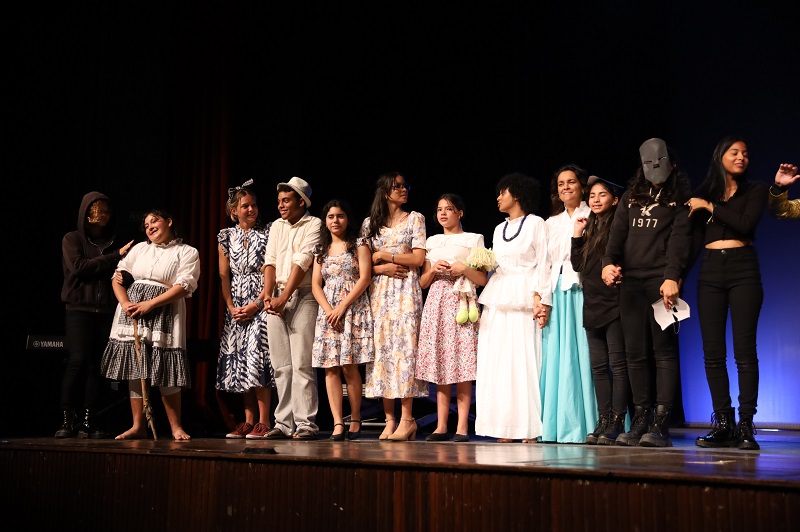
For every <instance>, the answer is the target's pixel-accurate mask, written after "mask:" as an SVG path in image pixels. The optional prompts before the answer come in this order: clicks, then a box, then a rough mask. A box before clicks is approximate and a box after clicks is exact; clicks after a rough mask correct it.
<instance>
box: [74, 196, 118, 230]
mask: <svg viewBox="0 0 800 532" xmlns="http://www.w3.org/2000/svg"><path fill="white" fill-rule="evenodd" d="M97 200H105V201H107V202H108V204H109V205H110V206H111V207H112V209H111V218H110V219H109V221H108V225H107V226H106V234H107V235H112V234H114V226H115V224H116V220H117V217H116V215H115V214H114V209H113V206H114V205H113V203H112V202H111V199H110V198H109V197H108V196H106V195H105V194H103V193H102V192H97V191H92V192H89V193H87V194H85V195H84V196H83V199H82V200H81V206H80V208H79V209H78V224H77V229H78V232H79V233H81V234H82V235H85V234H86V223H87V222H86V217H87V215H88V211H89V205H91V204H92V203H94V202H95V201H97Z"/></svg>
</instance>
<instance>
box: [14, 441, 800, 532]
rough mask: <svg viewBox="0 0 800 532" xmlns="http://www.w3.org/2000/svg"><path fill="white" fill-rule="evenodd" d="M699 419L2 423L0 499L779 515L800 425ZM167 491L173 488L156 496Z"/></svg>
mask: <svg viewBox="0 0 800 532" xmlns="http://www.w3.org/2000/svg"><path fill="white" fill-rule="evenodd" d="M706 432H707V429H705V428H703V429H694V428H679V429H673V430H672V438H673V443H674V447H672V448H668V449H647V448H626V447H613V446H611V447H606V446H588V445H577V444H552V443H547V444H523V443H497V442H496V441H495V440H494V439H487V438H480V437H475V436H473V437H472V440H471V441H470V442H468V443H453V442H436V443H433V442H425V441H424V437H425V435H426V434H427V433H418V435H417V441H415V442H385V441H379V440H378V439H377V436H378V433H379V432H377V431H369V430H367V429H365V430H364V431H363V434H364V435H363V436H362V438H361V439H359V440H356V441H345V442H332V441H330V440H329V439H327V436H328V435H329V433H322V435H321V438H320V439H319V440H314V441H297V440H278V441H265V440H226V439H224V438H195V439H193V440H192V441H190V442H182V443H178V442H173V441H172V440H171V439H166V438H164V437H163V436H162V438H161V439H159V440H157V441H154V440H152V439H150V440H137V441H115V440H91V441H90V440H80V439H64V440H56V439H54V438H9V439H4V440H2V441H0V473H2V478H3V487H2V488H0V510H5V511H8V512H12V513H13V512H15V511H20V510H22V511H29V512H35V511H37V509H38V508H39V507H40V506H41V505H42V503H48V504H49V505H50V507H51V508H52V507H53V505H55V507H56V508H61V507H62V506H63V508H61V511H62V513H65V514H66V515H69V517H70V519H72V520H75V519H77V520H78V521H79V522H82V523H83V525H84V526H83V527H82V529H84V530H93V529H95V527H97V526H99V525H98V523H99V520H101V519H112V520H114V519H115V518H114V517H113V516H111V517H103V515H104V514H103V512H100V514H96V515H95V514H92V515H90V514H89V512H88V509H89V508H94V510H95V513H96V512H97V511H98V508H97V505H100V506H103V507H104V508H110V507H116V506H117V505H119V506H120V508H116V509H115V510H114V512H115V513H114V514H113V515H118V514H119V512H123V514H124V510H123V508H125V507H126V506H125V504H126V503H125V501H129V500H130V499H135V500H141V501H142V503H143V504H144V506H145V507H146V508H148V509H149V510H148V511H147V512H145V515H147V514H149V517H148V519H149V521H146V522H145V521H141V519H144V517H143V516H141V515H139V514H135V513H134V514H129V515H127V517H126V518H125V519H124V520H122V521H120V520H119V518H117V519H116V520H115V521H114V525H113V527H112V526H111V525H109V527H108V528H107V529H109V530H111V529H112V528H113V529H114V530H129V529H135V528H136V527H139V526H143V527H144V528H143V529H147V530H179V529H182V528H184V526H185V527H186V529H187V530H188V529H192V530H226V529H230V530H237V531H241V530H250V529H253V530H255V529H267V530H270V529H273V530H289V529H292V530H302V529H308V530H325V529H327V530H339V529H352V530H490V529H496V530H531V529H545V530H572V529H582V530H605V529H613V530H616V531H621V530H639V529H642V528H643V527H644V528H645V529H649V530H739V529H741V530H748V532H749V531H753V530H770V531H773V530H789V529H793V528H794V526H795V525H796V524H797V523H798V522H800V432H797V431H788V430H781V431H765V430H760V431H758V434H757V436H756V437H757V440H758V442H759V443H760V445H761V447H762V448H761V450H760V451H740V450H737V449H702V448H699V447H696V446H695V445H694V439H695V438H696V437H697V436H699V435H702V434H705V433H706ZM75 475H77V476H85V477H86V479H87V480H86V481H85V482H83V481H78V480H77V477H75V478H73V477H74V476H75ZM148 479H149V480H148ZM149 482H152V483H153V484H152V485H151V484H150V483H149ZM243 482H244V483H246V484H247V485H245V486H243V485H242V483H243ZM262 482H263V485H260V484H262ZM76 483H77V484H78V485H82V486H83V488H82V489H83V490H84V494H83V496H81V497H78V496H76V495H75V484H76ZM248 485H250V487H247V486H248ZM176 486H177V487H176ZM171 490H172V491H171ZM176 490H177V491H176ZM184 491H185V494H184ZM170 493H173V495H170ZM178 493H181V494H184V495H180V496H179V495H177V494H178ZM110 494H114V498H113V500H112V499H110V498H109V497H110V496H111V495H110ZM159 494H161V495H160V496H159ZM151 497H154V498H155V499H151ZM165 498H166V499H167V500H172V501H173V503H171V504H168V505H167V503H164V506H161V505H160V503H158V502H154V501H161V500H164V499H165ZM53 499H56V500H55V501H54V500H53ZM92 499H97V500H94V501H93V500H92ZM184 499H185V500H184ZM70 508H83V510H71V509H70ZM334 508H335V509H334ZM110 511H111V510H106V512H110ZM353 512H355V513H353ZM109 515H110V514H109ZM134 525H135V526H134ZM262 527H265V528H262ZM276 527H277V528H276ZM47 528H55V527H53V526H48V527H47ZM101 528H102V527H101ZM98 529H99V528H98Z"/></svg>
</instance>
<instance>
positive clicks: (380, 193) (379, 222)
mask: <svg viewBox="0 0 800 532" xmlns="http://www.w3.org/2000/svg"><path fill="white" fill-rule="evenodd" d="M398 176H400V177H404V176H403V174H401V173H400V172H387V173H385V174H381V176H380V177H379V178H378V180H377V181H376V182H375V197H374V198H372V206H371V207H370V209H369V231H368V232H367V235H366V236H367V238H368V239H370V240H371V239H373V238H375V237H376V236H378V233H380V231H381V229H383V228H384V227H386V225H387V223H388V222H389V201H388V199H387V198H388V197H389V196H390V195H391V194H392V186H394V183H395V179H397V177H398Z"/></svg>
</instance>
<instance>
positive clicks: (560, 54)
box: [0, 0, 800, 434]
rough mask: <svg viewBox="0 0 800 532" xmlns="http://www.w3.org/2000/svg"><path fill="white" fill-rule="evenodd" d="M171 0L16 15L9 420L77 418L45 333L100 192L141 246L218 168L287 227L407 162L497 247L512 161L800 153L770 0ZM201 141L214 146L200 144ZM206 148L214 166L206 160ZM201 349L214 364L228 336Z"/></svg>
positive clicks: (769, 239) (618, 174) (49, 425)
mask: <svg viewBox="0 0 800 532" xmlns="http://www.w3.org/2000/svg"><path fill="white" fill-rule="evenodd" d="M160 4H161V3H159V5H156V3H148V2H137V3H134V2H112V3H108V2H81V3H77V4H74V5H70V6H65V5H59V6H58V7H55V8H53V7H49V8H47V9H44V8H41V9H39V8H36V7H33V6H29V7H26V8H24V12H23V9H22V8H19V7H17V12H16V13H12V14H10V15H9V16H8V17H7V18H6V20H5V24H4V26H5V29H6V32H5V33H6V41H7V42H8V45H7V46H6V47H5V55H6V58H7V61H6V64H7V65H8V66H10V69H9V70H8V71H7V74H6V76H5V79H6V82H4V84H3V93H4V96H5V102H6V105H5V106H4V107H5V113H4V114H5V117H6V119H5V120H3V123H4V129H5V130H6V134H5V135H4V137H5V138H6V141H5V143H4V144H5V150H6V157H4V160H5V163H6V164H5V165H4V166H5V170H6V171H5V172H4V174H5V178H6V179H5V180H4V181H5V187H6V195H5V198H6V208H7V213H8V214H9V221H10V222H11V223H10V224H9V225H8V227H7V242H8V246H7V251H6V255H5V256H6V258H5V264H6V265H5V267H4V269H5V271H6V282H7V284H10V285H11V293H10V295H11V297H10V298H8V299H7V301H6V312H5V315H6V316H7V317H6V318H5V323H6V325H5V327H7V328H8V329H7V333H8V334H7V339H8V341H7V344H8V346H9V349H7V350H6V353H5V356H6V358H7V361H8V362H7V364H6V371H5V372H4V378H3V381H4V382H3V386H2V387H0V389H2V398H1V400H0V404H2V409H3V411H2V415H1V416H0V432H1V433H7V434H21V433H22V434H49V433H51V432H52V431H53V430H55V429H54V427H55V426H56V425H55V423H56V417H57V410H58V404H57V403H58V386H59V382H60V372H61V364H62V356H61V355H59V354H55V355H54V354H53V353H37V352H35V351H31V350H26V349H25V342H26V338H27V337H28V335H34V334H45V335H49V334H52V335H60V334H63V307H62V305H61V303H60V301H59V297H58V296H59V292H60V287H61V281H62V275H61V267H60V240H61V237H62V236H63V234H64V233H65V232H66V231H69V230H72V229H73V228H74V227H75V218H76V216H75V210H76V208H77V207H78V205H79V202H80V198H81V196H82V195H83V194H84V193H85V192H87V191H89V190H94V189H97V190H101V191H103V192H105V193H107V194H109V195H110V196H111V197H112V198H114V199H115V200H116V202H117V204H118V207H119V209H120V212H122V213H124V214H125V216H126V221H127V224H126V227H125V228H124V229H125V231H126V232H127V233H129V234H132V235H135V236H136V237H137V238H139V239H141V238H142V235H141V234H138V233H136V229H137V224H138V221H139V214H140V212H141V211H142V210H143V209H146V208H148V207H150V206H154V205H167V206H169V207H171V208H172V209H173V210H176V206H178V205H184V204H185V203H186V202H187V201H188V202H195V201H196V202H200V201H201V200H204V198H205V197H206V196H208V195H209V194H210V195H211V196H212V198H213V197H215V196H214V192H213V191H212V192H209V191H208V190H207V187H206V183H205V181H204V178H203V176H204V175H205V172H206V171H207V169H208V168H209V167H214V166H220V167H224V172H223V174H224V175H225V176H226V177H227V180H228V183H227V184H226V186H227V185H231V186H232V185H236V184H240V183H241V182H243V181H245V180H246V179H250V178H254V179H255V181H256V186H257V188H258V190H260V191H261V195H260V199H261V202H260V203H261V208H262V213H263V215H264V217H265V218H267V219H273V218H275V217H276V216H277V212H276V210H275V209H274V202H273V198H274V185H275V183H277V182H279V181H284V180H286V179H288V178H289V177H291V176H292V175H299V176H301V177H303V178H305V179H307V180H308V181H309V182H310V183H311V184H312V186H313V188H314V194H313V198H312V199H313V200H314V207H315V208H316V209H318V208H319V207H321V205H322V204H323V203H324V202H325V201H326V200H327V199H329V198H331V197H334V196H338V197H344V198H346V199H348V200H350V202H351V203H352V204H353V205H354V206H355V207H356V210H357V211H359V212H360V214H361V215H362V216H363V215H365V214H366V212H367V209H368V207H369V202H370V200H371V197H372V191H373V184H374V181H375V179H376V178H377V176H378V174H379V173H381V172H382V171H384V170H387V169H394V168H397V169H400V170H401V171H403V172H404V173H405V174H406V176H407V178H408V180H409V182H410V183H412V184H413V186H414V188H413V190H412V193H411V200H410V203H409V207H410V208H412V209H414V210H418V211H421V212H423V213H424V214H426V215H427V216H428V222H429V227H428V230H429V233H431V234H432V233H435V232H437V231H438V229H437V227H435V219H434V218H433V216H432V213H433V209H434V206H435V201H436V198H437V197H438V196H439V195H440V194H442V193H444V192H458V193H460V194H462V195H463V196H464V198H465V200H466V202H467V214H466V217H465V220H464V226H465V229H466V230H468V231H475V232H481V233H483V234H484V235H486V238H487V244H488V243H489V240H490V239H491V234H492V229H493V227H494V226H495V225H496V224H497V223H499V222H500V221H502V214H501V213H498V212H497V209H496V204H495V201H494V197H495V193H494V185H495V183H496V182H497V180H498V179H499V178H500V177H501V176H502V175H504V174H505V173H508V172H511V171H523V172H526V173H528V174H530V175H533V176H535V177H536V178H538V179H539V180H541V182H542V183H543V184H546V183H548V182H549V178H550V176H551V174H552V172H553V171H554V170H555V168H557V167H558V166H559V165H561V164H563V163H566V162H575V163H578V164H581V165H582V166H584V167H585V168H587V169H588V170H589V171H590V173H594V174H597V175H600V176H602V177H605V178H607V179H611V180H615V181H617V182H620V183H624V182H625V181H626V180H627V179H628V177H629V176H631V175H632V173H633V171H634V170H635V168H636V166H637V164H638V146H639V144H641V142H642V141H643V140H645V139H647V138H650V137H654V136H660V137H662V138H664V139H666V140H667V142H668V143H669V144H671V145H672V146H673V147H674V148H675V149H676V151H677V153H678V155H679V160H680V161H681V162H682V163H683V165H684V167H685V168H686V169H687V170H688V172H689V174H690V176H691V177H692V179H693V181H694V182H695V184H697V183H699V181H700V180H701V179H702V177H703V175H704V174H705V170H706V165H707V162H708V159H709V157H710V154H711V151H712V150H713V147H714V144H715V143H716V141H717V140H719V139H720V138H721V137H723V136H724V135H727V134H729V133H737V134H741V135H743V136H745V138H747V139H748V145H749V148H750V152H751V175H752V177H753V178H754V179H761V180H764V181H766V182H769V181H771V179H772V176H773V175H774V173H775V169H776V168H777V166H778V164H779V163H781V162H794V163H795V164H796V163H797V162H798V161H800V149H798V148H800V142H798V140H799V139H800V134H798V125H799V124H800V120H798V118H800V114H799V113H798V97H797V92H798V86H799V84H798V81H800V76H798V70H797V64H798V57H800V54H798V51H799V49H800V46H799V45H798V37H799V36H800V35H799V32H798V27H797V18H796V17H793V16H790V15H791V13H789V12H788V11H784V10H779V9H778V8H777V7H775V6H772V5H770V4H771V2H767V3H761V4H760V5H759V7H750V5H751V4H750V3H746V2H739V1H733V2H725V3H719V4H717V3H714V5H710V6H709V5H703V6H698V5H697V3H694V2H684V1H678V2H675V1H671V2H666V1H663V2H662V1H658V2H647V3H646V5H645V6H643V5H641V3H640V2H635V1H632V0H631V1H625V0H622V1H613V2H603V3H601V4H600V5H593V6H592V7H587V6H584V5H583V4H581V3H567V4H564V3H562V4H559V5H558V6H548V5H545V4H544V3H538V2H528V3H526V4H524V7H511V6H510V5H509V4H504V3H501V4H499V5H493V6H492V7H491V8H489V7H486V6H488V4H477V5H476V6H474V7H466V4H445V3H437V2H428V3H416V2H410V3H394V4H391V6H390V7H388V6H385V5H383V3H365V4H364V5H363V7H356V6H353V5H352V4H351V5H349V6H348V7H342V6H339V5H332V4H325V5H323V6H316V7H314V8H312V7H304V6H303V3H299V4H293V5H294V6H295V8H294V9H293V10H292V11H288V10H283V9H277V8H273V7H268V8H261V9H253V8H251V7H249V6H248V7H245V4H244V3H241V4H240V3H236V2H233V3H231V2H209V1H203V2H193V3H185V4H181V5H180V6H177V5H172V6H170V7H164V6H162V5H160ZM446 6H447V7H446ZM198 109H201V110H202V112H198ZM209 117H211V119H213V120H216V121H215V122H214V123H213V124H211V125H209V123H208V120H210V119H209ZM209 132H210V133H209ZM198 136H212V137H214V138H213V139H212V140H211V141H210V143H211V144H212V145H213V146H215V148H214V149H213V150H208V151H203V152H198V153H191V150H192V147H193V146H195V145H196V144H192V143H191V141H192V139H193V138H196V137H198ZM187 158H190V159H192V160H193V164H194V165H196V167H197V168H200V169H205V170H200V171H198V173H197V174H196V175H193V174H192V173H191V172H188V173H187V172H186V167H187V165H186V163H185V161H186V160H187ZM9 162H10V164H9ZM793 194H794V193H793ZM216 200H217V201H216V203H219V207H221V206H222V201H223V198H221V197H216ZM177 210H180V209H177ZM187 212H188V211H187ZM312 213H313V214H318V211H317V210H315V209H312ZM540 214H541V215H542V216H546V215H547V206H546V204H545V202H544V201H543V202H542V210H541V213H540ZM178 221H179V223H180V224H181V225H182V226H184V227H191V228H194V227H195V226H196V225H198V224H200V225H208V226H211V227H212V228H219V227H220V221H219V219H207V220H187V219H180V220H178ZM193 232H194V229H192V230H190V231H189V233H190V234H192V233H193ZM796 235H797V228H796V226H793V225H779V223H778V222H777V221H775V220H765V222H764V223H763V224H762V228H761V229H760V232H759V245H760V247H761V250H762V251H761V252H762V256H764V255H766V256H767V257H766V258H765V261H766V262H769V261H773V262H774V263H775V264H781V263H784V262H783V261H784V259H785V258H786V256H787V255H786V253H788V254H789V255H788V256H789V257H790V258H792V257H794V258H796V257H797V253H798V252H797V247H798V246H797V242H798V239H797V237H796ZM786 239H790V240H789V243H790V245H789V249H788V251H787V250H786V247H784V246H785V245H786ZM190 243H192V244H194V245H197V243H196V242H190ZM770 254H772V255H770ZM784 264H785V263H784ZM793 270H794V268H792V271H793ZM208 271H209V270H208V269H207V268H205V267H204V272H206V273H207V272H208ZM792 279H796V278H792ZM786 282H788V283H789V286H788V290H789V293H791V291H792V290H793V291H794V293H795V294H796V293H797V292H798V290H797V281H796V280H788V281H783V280H782V281H781V283H782V284H781V285H780V286H781V288H780V289H778V290H783V291H784V293H786V292H785V291H786V290H787V288H786V284H785V283H786ZM791 283H794V284H791ZM212 286H217V285H216V284H214V285H212ZM216 290H217V291H218V286H217V288H216ZM689 290H690V289H689ZM778 293H780V292H778ZM793 308H794V309H795V315H796V309H797V306H796V305H794V307H793ZM762 318H763V317H762ZM787 319H789V318H787ZM793 321H794V322H796V319H794V320H793ZM762 323H763V319H762ZM762 331H763V329H762ZM768 334H769V333H768ZM793 334H795V337H796V331H793ZM194 340H196V341H202V342H207V343H210V345H211V347H210V348H207V351H208V353H206V355H204V356H206V357H207V358H208V359H209V361H210V362H211V363H213V342H214V340H215V338H214V337H213V335H208V334H207V335H206V336H205V337H200V338H195V339H194ZM698 347H699V346H698ZM795 349H796V348H795ZM209 353H210V354H209ZM212 386H213V381H212ZM698 393H707V392H703V391H700V392H698Z"/></svg>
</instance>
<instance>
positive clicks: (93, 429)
mask: <svg viewBox="0 0 800 532" xmlns="http://www.w3.org/2000/svg"><path fill="white" fill-rule="evenodd" d="M78 437H79V438H91V439H104V438H108V433H107V432H106V431H104V430H103V429H101V428H100V427H98V426H97V422H96V421H95V415H94V411H93V410H92V409H91V408H87V409H86V410H85V412H84V416H83V422H82V423H81V424H80V426H79V427H78Z"/></svg>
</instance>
